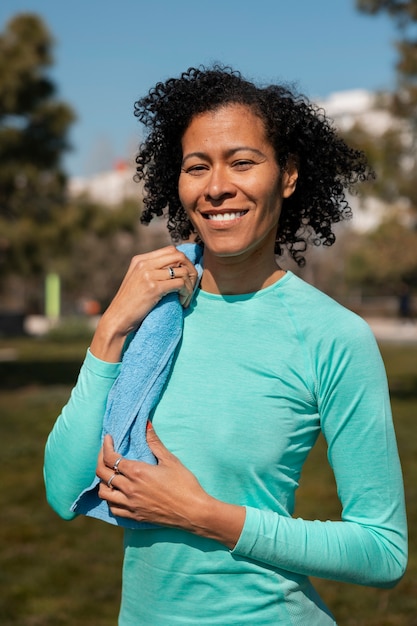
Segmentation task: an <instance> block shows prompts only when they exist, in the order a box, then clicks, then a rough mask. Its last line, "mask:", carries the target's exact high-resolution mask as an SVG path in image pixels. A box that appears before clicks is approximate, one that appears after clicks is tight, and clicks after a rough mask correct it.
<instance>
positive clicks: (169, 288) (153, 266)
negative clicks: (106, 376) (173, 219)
mask: <svg viewBox="0 0 417 626" xmlns="http://www.w3.org/2000/svg"><path fill="white" fill-rule="evenodd" d="M169 268H172V270H173V271H174V274H175V277H173V278H171V272H170V270H169ZM197 277H198V275H197V270H196V269H195V267H194V265H193V264H192V263H191V261H190V260H189V259H188V258H187V257H186V256H185V254H183V252H181V251H179V250H178V249H177V248H176V247H175V246H167V247H165V248H161V249H159V250H154V251H152V252H148V253H146V254H139V255H137V256H135V257H133V259H132V261H131V263H130V266H129V269H128V271H127V273H126V275H125V277H124V279H123V281H122V284H121V285H120V288H119V290H118V292H117V293H116V295H115V297H114V298H113V300H112V302H111V303H110V305H109V307H108V309H107V310H106V311H105V312H104V313H103V315H102V317H101V319H100V321H99V323H98V326H97V329H96V332H95V334H94V337H93V340H92V342H91V346H90V350H91V352H92V353H93V354H94V356H96V357H97V358H99V359H101V360H103V361H111V362H118V361H120V356H121V353H122V349H123V344H124V342H125V339H126V336H127V335H128V334H129V333H130V332H132V331H133V330H136V328H138V327H139V326H140V324H141V323H142V321H143V319H144V318H145V317H146V315H147V314H148V313H149V311H151V310H152V309H153V308H154V306H155V305H156V304H157V303H158V302H159V300H161V298H163V297H164V296H165V295H167V294H168V293H172V292H175V291H176V292H178V294H179V298H180V302H181V304H182V306H184V307H187V306H188V305H189V303H190V301H191V297H192V294H193V291H194V286H195V284H196V281H197Z"/></svg>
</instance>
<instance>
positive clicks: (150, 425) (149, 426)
mask: <svg viewBox="0 0 417 626" xmlns="http://www.w3.org/2000/svg"><path fill="white" fill-rule="evenodd" d="M151 428H152V422H150V421H149V420H148V421H147V422H146V430H150V429H151Z"/></svg>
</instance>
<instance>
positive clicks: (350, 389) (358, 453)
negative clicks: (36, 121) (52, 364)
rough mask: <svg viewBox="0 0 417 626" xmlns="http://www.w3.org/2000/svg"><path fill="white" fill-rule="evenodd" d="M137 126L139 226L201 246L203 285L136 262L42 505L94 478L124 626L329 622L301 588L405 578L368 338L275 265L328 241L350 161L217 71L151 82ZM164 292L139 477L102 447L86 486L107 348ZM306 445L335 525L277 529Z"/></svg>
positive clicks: (62, 424) (84, 377)
mask: <svg viewBox="0 0 417 626" xmlns="http://www.w3.org/2000/svg"><path fill="white" fill-rule="evenodd" d="M136 115H137V117H138V118H139V119H140V120H141V121H142V122H143V123H144V124H145V125H146V127H147V128H148V131H149V133H148V136H147V138H146V140H145V142H144V144H143V145H142V146H141V149H140V152H139V155H138V157H137V177H138V179H139V180H143V181H144V183H145V190H146V194H147V195H146V199H145V211H144V214H143V216H142V219H143V221H145V222H149V221H150V220H151V219H152V217H153V216H155V215H161V214H163V213H164V212H165V211H167V212H168V227H169V229H170V232H171V234H172V235H173V237H174V241H175V240H179V239H188V238H197V240H198V241H199V242H200V243H201V244H202V246H203V249H204V258H203V267H204V270H203V273H202V277H201V282H200V285H199V288H198V289H195V287H196V282H197V272H196V269H195V267H194V264H193V263H191V262H190V260H189V259H188V258H187V256H185V255H184V253H183V252H182V251H181V250H178V249H177V248H175V247H174V246H169V247H167V248H164V249H162V250H157V251H153V252H151V253H148V254H144V255H139V256H138V257H136V258H134V259H133V261H132V263H131V265H130V267H129V270H128V272H127V274H126V277H125V279H124V281H123V282H122V285H121V287H120V290H119V292H118V293H117V294H116V296H115V298H114V300H113V302H112V303H111V305H110V306H109V308H108V310H107V311H106V312H105V313H104V314H103V316H102V318H101V320H100V322H99V324H98V327H97V330H96V333H95V335H94V338H93V340H92V343H91V346H90V350H89V352H88V354H87V357H86V362H85V364H84V366H83V368H82V371H81V373H80V378H79V381H78V383H77V386H76V387H75V390H74V392H73V394H72V398H71V399H70V401H69V403H68V405H67V406H66V407H65V408H64V409H63V412H62V415H61V416H60V417H59V419H58V421H57V423H56V425H55V427H54V430H53V432H52V433H51V435H50V437H49V440H48V444H47V449H46V460H45V477H46V485H47V493H48V498H49V501H50V502H51V504H52V506H54V508H55V509H56V510H57V511H58V513H60V514H61V515H62V516H63V517H64V518H67V519H70V518H71V517H73V516H74V513H73V512H71V510H70V509H71V505H72V503H73V501H74V500H75V499H76V498H77V496H78V495H79V493H80V492H81V491H82V490H83V489H85V488H87V487H88V485H89V484H90V483H91V481H92V479H93V478H94V473H95V471H97V475H98V477H99V478H100V480H101V483H100V486H99V497H100V498H101V499H102V501H104V502H105V503H108V506H109V507H110V512H111V514H112V515H114V516H116V517H117V518H118V519H119V520H127V521H128V522H130V521H132V522H135V523H136V522H144V523H146V524H147V525H148V528H147V529H140V530H138V529H133V528H127V529H126V531H125V561H124V575H123V594H122V606H121V612H120V622H119V623H120V624H122V625H123V626H125V625H137V624H141V625H152V626H158V625H162V624H164V625H165V624H181V625H182V624H199V625H204V624H206V625H210V626H213V625H214V624H221V625H222V626H225V625H228V624H239V625H243V624H251V625H253V624H265V625H266V624H268V625H271V624H283V625H292V624H297V625H302V626H305V625H306V624H308V625H309V626H315V625H317V626H318V625H320V626H324V625H327V624H335V621H334V618H333V617H332V615H331V614H330V612H329V610H328V609H327V608H326V607H325V606H324V604H323V602H322V601H321V600H320V598H319V597H318V595H317V593H316V592H315V590H314V588H313V587H312V585H311V583H310V582H309V578H308V577H309V576H318V577H323V578H329V579H333V580H340V581H348V582H354V583H358V584H362V585H374V586H381V587H385V586H392V585H394V584H395V583H396V582H397V581H398V580H399V579H400V578H401V576H402V575H403V573H404V569H405V564H406V550H407V548H406V521H405V512H404V500H403V487H402V478H401V469H400V464H399V460H398V454H397V448H396V442H395V435H394V431H393V426H392V420H391V414H390V406H389V397H388V391H387V385H386V378H385V373H384V369H383V365H382V361H381V358H380V355H379V353H378V349H377V347H376V344H375V341H374V338H373V336H372V333H371V332H370V330H369V328H368V326H367V325H366V324H365V322H363V321H362V320H361V319H360V318H358V317H357V316H356V315H354V314H353V313H351V312H350V311H348V310H346V309H344V308H343V307H341V306H340V305H338V304H337V303H336V302H334V301H333V300H331V299H330V298H328V297H327V296H325V295H324V294H322V293H320V292H319V291H317V290H316V289H314V288H313V287H311V286H309V285H308V284H306V283H304V282H303V281H302V280H301V279H299V278H298V277H296V276H295V275H294V274H292V273H291V272H289V271H287V272H286V271H285V270H283V269H282V268H281V267H280V266H279V265H277V263H276V256H275V255H276V253H278V254H279V253H281V252H282V249H283V248H284V247H286V248H287V249H288V250H289V253H290V254H291V255H292V256H293V258H294V259H295V260H296V261H297V262H298V263H299V264H302V263H303V261H304V259H303V252H304V250H305V249H306V246H307V244H308V243H310V242H313V243H315V244H318V243H320V242H322V243H324V245H331V244H332V243H333V241H334V235H333V233H332V224H334V223H335V222H338V221H340V220H341V219H344V218H346V217H348V216H349V207H348V205H347V203H346V200H345V196H344V189H345V188H349V187H350V186H351V185H352V184H353V183H355V182H357V181H360V180H364V179H366V178H367V177H368V176H370V173H369V170H368V169H367V165H366V161H365V159H364V157H363V155H362V154H361V153H359V152H357V151H354V150H352V149H350V148H349V147H348V146H346V144H345V143H344V142H343V141H342V140H341V139H340V138H338V137H337V135H336V134H335V132H334V130H333V129H332V127H331V125H330V124H329V123H328V122H327V120H326V119H325V117H324V116H323V115H322V113H321V112H320V111H318V110H316V109H315V108H314V107H313V106H312V105H311V104H309V103H308V102H307V101H306V100H305V99H303V98H299V97H297V96H295V95H294V94H292V93H291V92H289V91H288V90H286V89H284V88H283V87H280V86H270V87H266V88H258V87H257V86H255V85H254V84H252V83H250V82H248V81H246V80H244V79H243V78H242V77H241V76H240V75H239V74H238V73H235V72H233V71H232V70H229V69H228V68H223V67H217V66H216V67H214V68H212V69H208V70H205V69H190V70H189V71H188V72H186V73H184V74H183V75H182V76H181V77H180V78H179V79H171V80H168V81H167V82H166V83H164V84H158V85H157V86H156V87H155V89H154V90H152V91H151V92H150V93H149V95H148V96H147V97H145V98H143V99H142V100H139V101H138V102H137V103H136ZM194 291H195V295H193V292H194ZM172 292H176V293H178V294H179V300H180V302H181V304H182V305H183V307H184V328H183V334H182V338H181V341H180V343H179V346H178V348H177V349H176V351H175V356H174V360H173V365H172V369H171V370H170V372H169V375H168V378H167V380H166V382H165V384H164V388H163V392H162V394H161V396H160V398H159V401H158V403H157V405H156V407H155V408H154V409H153V410H152V412H151V415H150V421H149V428H148V430H147V441H148V444H149V446H150V449H151V451H152V453H153V454H154V455H155V457H156V459H157V464H156V465H151V464H147V463H144V462H141V461H137V460H130V459H126V458H125V457H124V456H123V455H121V454H120V453H119V451H118V450H115V449H114V446H113V441H112V438H111V437H110V436H109V435H106V437H105V439H104V444H103V447H102V449H101V452H100V455H99V461H98V465H97V468H96V466H95V464H96V456H97V455H98V453H99V450H100V448H101V443H102V439H101V432H102V425H103V415H104V413H105V406H106V402H107V398H108V395H109V392H110V389H111V387H112V384H113V381H114V380H115V379H116V377H117V376H118V374H119V372H120V369H121V367H122V366H121V365H120V360H121V358H122V354H123V350H124V349H125V346H126V343H127V342H126V339H127V337H128V336H130V335H131V333H132V332H133V331H135V330H136V329H137V328H138V327H140V326H141V324H142V321H143V320H144V318H145V317H146V316H147V315H148V313H149V312H150V311H151V310H152V309H153V308H154V307H155V305H156V304H157V303H158V302H159V301H160V300H161V299H162V298H163V297H164V296H166V294H169V293H172ZM126 354H127V352H126ZM320 431H322V432H323V433H324V436H325V437H326V440H327V443H328V458H329V462H330V465H331V467H332V469H333V472H334V474H335V478H336V482H337V487H338V494H339V497H340V501H341V504H342V508H343V512H342V516H341V520H340V521H319V520H314V521H310V520H303V519H294V518H292V516H291V515H292V512H293V509H294V497H295V491H296V488H297V486H298V480H299V476H300V473H301V469H302V466H303V463H304V461H305V459H306V457H307V455H308V453H309V451H310V449H311V448H312V446H313V445H314V443H315V441H316V439H317V436H318V434H319V432H320ZM64 450H65V455H64V457H63V451H64ZM317 517H318V518H319V517H320V516H319V512H318V516H317ZM128 525H129V523H128V524H127V526H128Z"/></svg>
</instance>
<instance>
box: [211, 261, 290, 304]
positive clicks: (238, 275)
mask: <svg viewBox="0 0 417 626" xmlns="http://www.w3.org/2000/svg"><path fill="white" fill-rule="evenodd" d="M284 274H285V272H284V271H283V270H282V269H281V268H280V267H279V266H278V265H277V263H276V260H275V255H273V254H272V255H271V256H269V257H268V258H267V259H265V258H264V257H263V255H261V254H253V255H250V256H249V257H248V258H247V259H241V258H237V257H219V256H214V255H212V254H210V251H208V250H205V251H204V272H203V276H202V279H201V288H202V289H203V290H204V291H207V292H209V293H214V294H223V295H239V294H244V293H253V292H255V291H259V290H260V289H265V287H269V285H272V284H273V283H275V282H276V281H277V280H279V279H280V278H282V276H283V275H284Z"/></svg>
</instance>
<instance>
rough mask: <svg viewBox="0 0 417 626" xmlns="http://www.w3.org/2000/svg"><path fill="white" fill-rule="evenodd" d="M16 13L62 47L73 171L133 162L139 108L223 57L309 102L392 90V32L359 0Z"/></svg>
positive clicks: (33, 5)
mask: <svg viewBox="0 0 417 626" xmlns="http://www.w3.org/2000/svg"><path fill="white" fill-rule="evenodd" d="M19 12H35V13H37V14H38V15H40V16H41V17H42V19H43V20H44V21H45V23H46V24H47V26H48V27H49V29H50V31H51V33H52V34H53V36H54V37H55V40H56V47H55V51H54V55H55V65H54V67H53V69H52V71H51V74H52V76H53V78H54V80H55V82H56V84H57V87H58V92H59V96H60V97H61V98H63V99H64V100H65V101H67V102H68V103H69V104H71V106H72V107H73V108H74V110H75V112H76V114H77V117H78V120H77V122H76V123H75V124H74V126H73V128H72V131H71V136H70V137H71V143H72V145H73V150H72V152H71V153H69V155H68V156H67V157H66V158H65V166H66V169H67V171H68V173H69V174H70V175H88V174H91V173H93V172H94V171H98V170H100V169H103V168H108V167H110V166H111V164H112V163H114V162H115V161H116V160H117V159H119V158H131V157H132V155H133V154H134V151H135V146H136V145H137V143H138V141H139V140H140V132H141V129H140V126H139V124H138V122H137V121H136V120H135V118H134V116H133V103H134V101H135V100H136V99H138V98H139V97H141V96H142V95H144V94H145V93H146V92H147V91H148V90H149V88H150V87H152V86H153V85H154V84H155V83H156V82H157V81H159V80H165V79H167V78H169V77H171V76H177V75H178V74H179V73H180V72H182V71H183V70H185V69H187V68H188V67H190V66H196V65H199V64H210V63H211V62H212V61H221V62H223V63H227V64H230V65H232V66H233V67H234V68H235V69H239V70H240V71H242V72H243V74H245V75H246V76H247V77H248V78H251V79H254V80H256V81H260V82H279V81H283V82H290V83H295V84H296V85H297V87H298V89H299V90H300V91H301V92H303V93H305V94H306V95H308V96H309V97H310V98H312V99H316V98H317V99H321V98H324V97H326V96H327V95H329V94H330V93H332V92H335V91H344V90H350V89H358V88H359V89H369V90H372V91H374V90H380V89H391V88H393V86H394V84H395V70H394V68H395V58H396V54H395V48H394V40H395V37H396V32H395V28H394V25H393V23H392V22H391V21H390V20H389V19H388V18H387V17H384V16H382V17H368V16H366V15H363V14H361V13H359V12H358V11H357V10H356V9H355V0H285V1H281V0H257V1H256V0H255V1H252V2H251V1H247V0H207V1H206V2H195V1H191V0H148V1H147V2H145V1H144V0H119V1H118V2H114V1H110V0H100V1H98V0H71V1H70V2H69V1H67V2H63V1H62V0H26V1H24V0H1V2H0V27H1V30H3V29H4V27H5V24H6V22H7V21H8V20H9V19H10V18H11V17H12V16H14V15H15V14H16V13H19Z"/></svg>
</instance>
